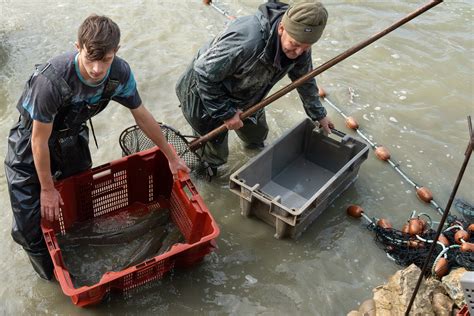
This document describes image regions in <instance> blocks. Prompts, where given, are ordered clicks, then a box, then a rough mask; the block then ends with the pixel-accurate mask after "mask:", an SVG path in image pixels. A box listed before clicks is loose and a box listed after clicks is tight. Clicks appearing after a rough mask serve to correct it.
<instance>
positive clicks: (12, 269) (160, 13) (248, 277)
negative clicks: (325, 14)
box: [0, 0, 474, 315]
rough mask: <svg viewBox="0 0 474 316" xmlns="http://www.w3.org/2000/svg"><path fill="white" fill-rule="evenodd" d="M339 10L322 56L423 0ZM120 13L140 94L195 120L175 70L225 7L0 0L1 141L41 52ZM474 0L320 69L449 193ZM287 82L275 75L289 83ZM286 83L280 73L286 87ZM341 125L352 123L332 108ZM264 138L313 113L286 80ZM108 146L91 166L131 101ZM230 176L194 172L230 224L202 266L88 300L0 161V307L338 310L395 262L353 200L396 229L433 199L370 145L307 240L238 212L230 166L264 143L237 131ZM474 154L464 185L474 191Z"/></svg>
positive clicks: (461, 132)
mask: <svg viewBox="0 0 474 316" xmlns="http://www.w3.org/2000/svg"><path fill="white" fill-rule="evenodd" d="M220 3H221V5H222V6H225V7H226V8H228V9H229V11H230V12H231V13H232V14H235V15H244V14H249V13H252V12H253V11H255V9H256V7H257V6H258V5H259V4H260V3H262V1H257V0H245V1H224V2H222V1H221V2H220ZM325 3H326V4H327V8H328V10H329V14H330V20H329V24H328V27H327V29H326V31H325V34H324V36H323V38H322V40H321V41H320V42H318V44H317V45H315V46H314V49H313V56H314V62H315V64H316V65H317V64H320V63H323V62H325V61H327V60H329V59H330V58H332V57H334V56H336V55H337V54H339V53H341V52H343V51H344V50H345V49H347V48H349V47H351V46H353V45H354V44H356V43H358V42H359V41H362V40H364V39H366V38H368V37H369V36H371V35H372V34H374V33H376V32H378V31H380V30H382V29H383V28H385V27H386V26H388V25H389V24H391V23H392V22H393V21H395V20H398V19H399V18H401V17H403V16H404V15H406V14H407V13H409V12H411V11H413V10H415V9H416V8H417V7H418V6H421V5H422V2H415V1H410V2H407V1H403V2H401V1H384V2H380V1H349V0H347V1H326V2H325ZM92 12H95V13H98V14H107V15H109V16H110V17H112V18H113V19H114V20H116V22H117V23H118V24H119V25H120V27H121V29H122V34H123V39H122V45H121V49H120V51H119V55H120V56H121V57H123V58H125V59H126V60H127V61H128V62H129V63H130V65H131V66H132V69H133V70H134V72H135V77H136V78H137V81H138V84H139V89H140V92H141V96H142V99H143V101H144V104H145V105H147V107H148V108H149V109H150V110H151V112H152V113H153V114H154V115H155V116H156V118H157V119H158V120H160V121H164V122H166V123H168V124H169V125H172V126H174V127H176V128H178V129H180V130H183V131H185V132H188V131H189V129H188V128H187V127H186V124H185V121H184V119H183V117H182V115H181V113H180V111H179V110H178V108H177V103H178V101H177V98H176V96H175V94H174V84H175V82H176V80H177V78H178V76H179V75H180V74H181V72H182V71H183V70H184V69H185V67H186V66H187V64H188V62H189V61H190V59H191V58H192V56H193V55H194V53H195V51H196V50H197V49H198V47H199V46H200V45H201V44H202V43H203V42H204V41H206V40H208V39H210V38H211V37H212V36H213V35H215V34H216V33H217V32H219V30H221V29H222V28H223V27H224V25H225V22H226V19H225V18H224V17H223V16H222V15H220V14H219V13H217V12H216V11H215V10H212V9H210V8H207V7H205V6H203V5H202V1H198V0H196V1H183V0H181V1H156V2H155V1H136V2H131V1H120V0H118V1H113V2H112V1H102V2H97V1H82V2H80V3H77V2H76V1H71V0H66V1H61V2H59V3H58V2H57V1H44V0H41V1H13V0H1V1H0V124H1V126H3V129H2V131H1V133H2V135H3V139H4V141H3V142H0V152H1V153H2V154H3V155H2V156H4V155H5V151H6V136H7V133H8V129H9V127H10V126H11V125H12V124H13V122H14V121H15V120H16V119H17V118H18V114H17V112H16V110H15V104H16V101H17V99H18V97H19V95H20V93H21V90H22V88H23V85H24V83H25V81H26V79H27V78H28V76H29V74H30V73H31V72H32V69H33V66H34V64H36V63H40V62H43V61H45V60H47V59H48V58H49V57H51V56H53V55H56V54H59V53H61V52H64V51H67V50H71V49H73V44H74V41H75V35H76V30H77V27H78V25H79V24H80V23H81V21H82V20H83V19H84V18H85V17H86V16H87V15H88V14H90V13H92ZM473 13H474V11H473V2H472V1H467V0H466V1H456V2H446V3H443V4H441V5H439V6H437V7H435V8H434V9H432V10H431V11H429V12H428V13H425V14H424V15H422V16H420V17H418V18H417V19H416V20H414V21H412V22H410V23H409V24H408V25H406V26H403V27H401V28H400V29H398V30H396V31H395V32H393V33H391V34H389V35H388V36H386V37H385V38H383V39H381V40H379V41H377V42H376V43H374V44H372V45H371V46H369V47H367V48H366V49H364V50H363V51H361V52H359V53H357V54H356V55H354V56H352V57H350V58H349V59H348V60H346V61H344V62H342V63H340V64H339V65H337V66H335V67H334V68H332V69H330V70H328V71H326V72H325V73H323V74H322V75H320V76H319V77H318V82H319V83H320V85H321V86H323V87H324V88H325V89H326V90H327V92H328V93H329V95H330V97H331V100H332V101H333V102H334V103H336V104H337V105H339V106H340V107H341V109H343V110H344V111H345V113H347V114H349V115H352V116H354V117H355V118H356V119H357V120H358V121H359V123H360V125H361V127H362V129H363V131H364V132H365V133H366V134H367V135H370V136H371V137H373V140H374V141H376V142H377V143H380V144H384V145H385V146H387V147H388V148H389V150H391V152H392V156H393V159H394V160H395V161H397V162H398V163H399V164H400V166H401V167H402V168H403V169H404V170H406V172H407V173H408V174H409V175H410V176H411V177H412V178H413V179H414V180H415V182H417V183H419V184H420V185H424V186H427V187H429V188H430V189H431V190H432V191H433V194H434V197H435V200H436V201H438V202H439V204H440V205H441V206H443V207H444V206H445V205H446V203H447V201H448V198H449V195H450V191H451V189H452V186H453V184H454V182H455V179H456V176H457V174H458V171H459V168H460V166H461V163H462V161H463V158H464V156H463V155H464V151H465V149H466V146H467V141H468V131H467V122H466V116H467V115H472V114H474V113H473V112H474V103H473V101H474V80H473V76H472V74H473V70H474V67H473V66H474V65H473V60H474V54H473V53H474V52H473V43H474V41H473V32H472V29H473ZM287 83H288V81H287V80H284V81H282V82H281V86H283V85H285V84H287ZM276 88H278V87H276ZM327 108H328V111H329V114H330V115H331V117H332V119H333V121H334V122H335V123H336V126H337V127H338V128H339V129H341V130H343V131H345V132H349V131H348V130H347V128H345V127H344V122H343V120H342V119H341V117H340V116H338V114H337V113H336V112H335V111H333V110H332V109H331V108H330V107H329V106H327ZM267 113H268V115H267V117H268V123H269V126H270V129H271V131H270V135H269V142H271V141H272V140H274V139H276V138H277V137H278V136H279V135H281V134H282V133H283V132H284V131H285V130H287V129H288V128H290V127H291V126H293V125H294V124H295V123H296V122H297V121H299V120H300V119H301V118H303V117H304V111H303V108H302V106H301V104H300V101H299V99H298V96H297V94H295V93H292V94H290V95H287V96H285V97H283V98H282V99H281V100H279V101H277V102H275V103H274V104H272V105H271V106H270V107H269V108H268V110H267ZM94 122H95V123H94V125H95V129H96V134H97V135H98V141H99V146H100V148H99V149H98V150H96V149H94V148H93V147H92V146H91V148H92V150H93V159H94V163H95V164H96V165H98V164H102V163H104V162H107V161H110V160H113V159H115V158H118V157H120V149H119V147H118V136H119V134H120V132H121V131H122V130H123V129H124V128H125V127H128V126H129V125H132V124H133V121H132V117H131V115H130V114H129V113H128V111H127V110H126V109H124V108H122V107H120V106H119V105H117V104H114V105H112V106H109V108H108V109H107V110H106V111H104V113H103V114H101V115H100V116H99V117H98V118H97V119H95V120H94ZM231 152H232V154H231V156H230V161H229V164H228V166H227V167H226V168H225V170H224V172H225V174H224V175H223V176H222V177H221V178H220V179H217V180H216V181H213V182H212V183H207V182H204V181H196V183H195V184H196V186H197V188H198V190H199V191H200V193H201V195H202V196H203V198H204V200H205V201H206V204H207V206H208V207H209V209H210V210H211V212H212V214H213V215H214V217H215V218H216V220H217V222H218V223H219V226H220V228H221V235H220V238H219V240H218V245H219V250H218V251H217V252H216V253H215V254H212V255H210V256H208V257H207V258H206V259H205V261H204V263H203V264H202V265H200V266H197V267H196V268H195V269H192V270H189V271H185V272H176V273H174V274H172V275H169V276H167V277H165V278H164V279H163V280H161V281H159V282H157V283H154V284H152V285H150V286H147V287H145V288H143V289H142V290H141V291H139V292H137V293H132V294H131V295H130V296H129V297H127V298H126V299H125V298H123V297H120V296H118V297H117V296H114V297H112V298H111V299H109V300H108V301H106V302H104V303H103V304H102V305H100V306H97V307H95V308H91V309H87V310H82V309H79V308H77V307H75V306H73V305H72V303H71V302H70V300H69V298H68V297H67V296H65V295H63V293H62V292H61V289H60V287H59V285H58V284H57V283H54V282H53V283H50V282H46V281H43V280H40V279H39V278H38V277H37V276H36V275H35V273H34V272H33V270H32V268H31V266H30V264H29V262H28V260H27V258H26V256H25V254H24V252H23V251H22V250H21V249H20V247H19V246H18V245H16V244H15V243H14V242H13V241H12V240H11V238H10V235H9V231H10V225H11V211H10V205H9V202H8V193H7V189H6V185H5V181H4V173H3V170H2V171H0V175H1V176H2V182H1V183H0V194H1V198H0V206H1V209H2V210H3V212H4V216H3V220H2V221H1V223H0V234H1V235H0V238H1V240H2V244H1V246H0V268H1V271H2V274H1V275H0V311H1V312H2V313H3V314H8V315H31V314H40V315H41V314H60V315H64V314H66V315H75V314H127V315H135V314H156V313H162V314H169V315H192V314H213V315H214V314H219V315H220V314H235V315H252V314H264V315H287V314H290V313H292V314H298V315H344V314H345V313H347V312H348V311H349V310H351V309H353V308H356V307H357V305H358V304H359V303H360V302H362V301H363V300H365V299H367V298H368V297H370V296H371V295H372V292H371V290H372V288H373V287H375V286H377V285H379V284H381V283H383V282H385V281H386V279H387V277H388V276H389V275H391V274H392V273H393V272H394V271H395V270H396V269H398V268H399V267H398V266H396V265H395V264H394V263H392V262H391V261H389V259H388V258H387V257H386V256H385V254H384V253H383V252H382V251H381V250H380V249H378V248H377V246H376V245H375V244H374V242H373V241H372V238H373V236H372V234H371V233H370V232H369V231H367V230H366V229H365V226H364V225H363V223H362V222H358V221H356V220H352V219H349V218H347V216H346V215H345V206H346V205H347V204H348V203H358V204H360V205H362V206H363V207H364V208H365V210H366V212H367V214H368V215H371V216H378V217H386V218H389V219H390V220H391V221H392V223H394V224H395V225H396V226H398V227H400V226H401V225H402V224H403V222H404V221H405V220H406V219H407V218H408V216H409V215H410V213H411V212H412V211H413V210H417V211H418V212H426V213H429V214H430V215H432V217H433V218H435V219H439V216H437V213H436V212H435V211H434V210H433V209H432V208H430V207H429V206H426V205H424V204H422V203H421V202H419V201H418V200H417V198H416V197H415V195H414V192H413V189H412V188H411V187H410V186H408V185H407V184H406V183H404V182H403V180H402V178H401V177H400V176H398V174H396V173H395V171H394V170H392V169H390V168H389V167H388V165H387V164H384V163H382V162H380V161H378V160H376V159H375V158H374V156H373V155H372V154H371V155H370V157H369V159H368V160H367V161H366V162H365V163H364V164H363V165H362V167H361V169H360V172H359V179H358V180H357V182H356V183H355V185H354V186H352V187H351V188H350V189H349V190H348V191H347V192H346V193H344V194H343V195H341V196H340V197H339V198H338V200H337V201H336V202H335V203H333V205H331V207H330V208H329V209H327V211H326V212H325V213H324V214H323V215H322V216H321V217H320V218H319V219H318V220H317V222H315V223H314V224H313V225H312V226H311V227H310V228H309V229H308V231H306V232H305V233H304V234H303V236H302V238H300V239H299V240H298V241H296V242H295V241H290V240H276V239H274V238H273V234H274V229H273V228H272V227H270V226H266V225H265V224H263V223H262V222H260V221H257V220H251V219H246V218H243V217H242V216H241V215H240V207H239V201H238V198H237V197H236V196H235V195H234V194H232V193H231V192H229V190H228V176H229V175H230V173H232V172H233V171H235V170H236V169H237V168H238V167H240V166H241V165H242V164H243V163H244V162H245V161H247V160H248V159H249V158H250V157H252V156H254V155H255V154H256V152H255V151H248V150H245V149H244V148H243V146H242V144H241V143H240V142H239V141H238V140H237V139H236V137H235V136H234V134H231ZM473 171H474V167H473V163H472V162H471V164H470V165H469V166H468V168H467V170H466V174H465V178H464V180H463V183H462V184H461V187H460V190H459V193H458V196H460V197H463V198H465V199H468V200H469V199H470V200H471V201H474V196H473V193H472V192H473V191H472V188H473V187H474V176H473V174H474V173H473Z"/></svg>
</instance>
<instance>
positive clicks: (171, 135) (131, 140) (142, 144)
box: [119, 124, 208, 176]
mask: <svg viewBox="0 0 474 316" xmlns="http://www.w3.org/2000/svg"><path fill="white" fill-rule="evenodd" d="M160 126H161V131H162V132H163V135H164V136H165V138H166V141H167V142H168V143H170V144H171V145H173V147H174V149H175V150H176V153H177V154H178V156H180V157H181V158H182V159H183V160H184V162H185V163H186V165H187V166H188V167H189V168H190V169H191V170H192V172H193V173H194V174H196V175H198V176H207V175H208V165H207V163H206V162H205V161H204V160H202V159H201V157H200V156H199V155H198V154H197V153H196V152H193V151H191V150H190V149H189V141H188V140H187V138H196V137H195V136H185V135H182V134H181V133H180V132H179V131H177V130H175V129H174V128H172V127H170V126H167V125H165V124H160ZM119 142H120V147H121V148H122V154H123V155H124V156H127V155H131V154H134V153H137V152H139V151H142V150H146V149H149V148H152V147H154V146H155V144H154V143H153V141H152V140H151V139H150V138H148V136H146V135H145V133H144V132H143V131H142V130H141V129H140V127H138V126H137V125H134V126H131V127H129V128H127V129H125V130H124V131H123V132H122V134H121V135H120V140H119Z"/></svg>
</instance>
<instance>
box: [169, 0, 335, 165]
mask: <svg viewBox="0 0 474 316" xmlns="http://www.w3.org/2000/svg"><path fill="white" fill-rule="evenodd" d="M270 2H271V3H270ZM327 18H328V13H327V11H326V9H325V8H324V6H323V5H322V4H321V3H319V2H304V3H298V4H295V5H293V6H290V7H288V5H286V4H284V3H281V2H277V1H269V3H266V4H263V5H261V6H260V7H259V11H258V12H257V13H256V14H255V15H252V16H246V17H242V18H239V19H236V20H235V21H233V22H232V23H231V24H230V25H229V26H228V27H227V29H226V30H224V31H223V32H222V33H221V34H220V35H218V36H217V37H216V38H214V39H213V40H212V41H211V42H209V43H207V44H205V45H204V46H203V47H201V49H200V50H199V51H198V53H197V55H196V57H195V58H194V60H193V61H192V63H191V64H190V65H189V66H188V68H187V70H186V71H185V73H184V74H183V75H182V76H181V78H180V79H179V81H178V83H177V85H176V93H177V95H178V99H179V100H180V103H181V109H182V111H183V114H184V116H185V118H186V119H187V121H188V122H189V124H190V125H191V127H192V128H193V130H194V132H195V133H197V134H199V135H204V134H206V133H208V132H209V131H211V130H212V129H214V128H216V127H218V126H220V125H222V124H225V125H226V127H227V129H229V130H235V131H236V133H237V135H238V136H239V137H240V138H241V139H242V140H243V141H244V142H245V143H246V144H247V146H248V147H250V148H259V147H260V148H261V147H263V142H264V140H265V139H266V137H267V134H268V126H267V122H266V120H265V112H264V110H261V111H259V112H257V113H256V114H254V115H253V116H252V117H250V118H248V119H246V120H244V121H242V120H241V119H240V114H241V113H242V111H243V110H244V109H246V108H247V107H249V106H252V105H254V104H256V103H258V102H260V101H261V100H262V99H263V98H265V96H266V95H267V94H268V92H269V91H270V89H271V88H272V87H273V86H274V85H275V84H276V83H277V82H278V81H279V80H280V79H281V78H283V77H284V76H285V75H286V74H288V76H289V77H290V79H291V80H296V79H298V78H299V77H301V76H302V75H304V74H306V73H308V72H310V71H311V70H312V69H313V65H312V59H311V45H312V44H314V43H316V42H317V41H318V40H319V38H320V37H321V35H322V33H323V30H324V27H325V26H326V22H327ZM297 90H298V93H299V95H300V98H301V100H302V101H303V106H304V109H305V111H306V114H307V115H308V116H309V117H310V118H311V119H313V120H314V121H319V123H320V125H321V126H322V127H323V128H324V129H325V130H326V132H330V128H333V127H334V126H333V124H332V122H331V120H330V119H329V118H328V117H327V116H326V110H325V109H324V107H323V106H322V105H321V102H320V100H319V97H318V88H317V86H316V81H315V80H314V79H311V80H308V81H307V82H306V83H305V84H303V85H301V86H300V87H299V88H298V89H297ZM202 154H203V158H204V159H205V160H206V161H207V162H208V163H209V164H210V165H211V167H213V168H214V169H216V168H217V166H219V165H222V164H224V163H226V162H227V157H228V154H229V150H228V145H227V133H225V134H223V135H221V136H220V137H218V138H217V139H215V140H213V141H210V142H208V143H207V144H206V145H205V146H204V148H203V149H202Z"/></svg>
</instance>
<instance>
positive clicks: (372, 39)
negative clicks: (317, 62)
mask: <svg viewBox="0 0 474 316" xmlns="http://www.w3.org/2000/svg"><path fill="white" fill-rule="evenodd" d="M441 2H443V0H433V1H430V2H429V3H427V4H425V5H424V6H422V7H420V8H418V9H417V10H415V11H413V12H412V13H410V14H408V15H407V16H405V17H404V18H403V19H401V20H399V21H397V22H395V23H393V24H392V25H390V26H389V27H387V28H386V29H384V30H383V31H381V32H379V33H376V34H374V35H372V36H371V37H370V38H368V39H367V40H365V41H362V42H360V43H359V44H357V45H355V46H353V47H351V48H349V49H348V50H346V51H345V52H343V53H341V54H339V55H337V56H336V57H334V58H333V59H331V60H329V61H327V62H325V63H324V64H322V65H321V66H319V67H317V68H316V69H314V70H312V71H310V72H309V73H307V74H306V75H304V76H302V77H301V78H299V79H297V80H295V81H293V82H292V83H290V84H289V85H287V86H286V87H283V88H282V89H280V90H278V91H277V92H275V93H274V94H272V95H270V96H269V97H267V98H265V99H264V100H262V101H261V102H259V103H257V104H255V105H253V106H251V107H250V108H248V109H247V110H246V111H245V112H243V113H242V115H241V116H240V117H241V119H242V120H244V119H246V118H247V117H249V116H251V115H252V114H254V113H255V112H257V111H258V110H260V109H262V108H264V107H265V106H267V105H269V104H270V103H272V102H273V101H275V100H278V99H279V98H281V97H282V96H284V95H285V94H287V93H289V92H291V91H292V90H294V89H296V88H297V87H299V86H301V85H302V84H303V83H305V82H306V81H307V80H309V79H311V78H313V77H315V76H317V75H319V74H320V73H322V72H323V71H326V70H327V69H329V68H331V67H333V66H334V65H336V64H338V63H340V62H341V61H343V60H344V59H346V58H348V57H349V56H351V55H353V54H355V53H357V52H358V51H360V50H361V49H363V48H365V47H366V46H368V45H370V44H372V43H373V42H375V41H376V40H378V39H380V38H381V37H384V36H385V35H387V34H388V33H390V32H392V31H393V30H395V29H397V28H399V27H400V26H402V25H403V24H405V23H407V22H408V21H410V20H412V19H414V18H416V17H417V16H419V15H420V14H422V13H424V12H426V11H428V10H429V9H431V8H432V7H434V6H436V5H438V4H440V3H441ZM226 130H227V127H226V126H225V124H222V125H221V126H219V127H217V128H215V129H213V130H212V131H210V132H209V133H207V134H206V135H204V136H202V137H200V138H198V139H195V140H193V141H192V142H191V143H190V144H189V148H190V149H191V150H192V151H195V150H196V149H198V148H201V147H202V146H203V145H204V144H205V143H206V142H208V141H209V140H211V139H213V138H215V137H216V136H217V135H219V134H220V133H223V132H225V131H226Z"/></svg>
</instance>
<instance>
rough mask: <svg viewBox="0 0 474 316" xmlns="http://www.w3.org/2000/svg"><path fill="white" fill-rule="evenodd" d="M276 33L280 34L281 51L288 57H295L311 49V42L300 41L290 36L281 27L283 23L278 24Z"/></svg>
mask: <svg viewBox="0 0 474 316" xmlns="http://www.w3.org/2000/svg"><path fill="white" fill-rule="evenodd" d="M278 35H280V42H281V48H282V50H283V53H285V55H286V57H288V58H289V59H296V58H298V57H299V56H301V55H302V54H303V53H305V52H307V51H309V50H310V49H311V44H305V43H300V42H298V41H297V40H295V39H294V38H292V37H291V36H290V35H289V34H288V33H287V32H286V30H285V28H284V27H283V24H282V23H280V24H279V25H278Z"/></svg>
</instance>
